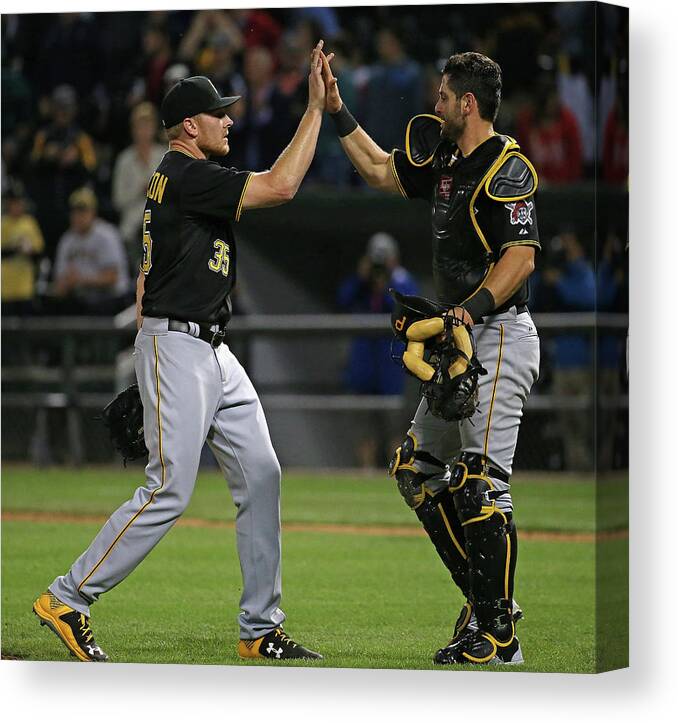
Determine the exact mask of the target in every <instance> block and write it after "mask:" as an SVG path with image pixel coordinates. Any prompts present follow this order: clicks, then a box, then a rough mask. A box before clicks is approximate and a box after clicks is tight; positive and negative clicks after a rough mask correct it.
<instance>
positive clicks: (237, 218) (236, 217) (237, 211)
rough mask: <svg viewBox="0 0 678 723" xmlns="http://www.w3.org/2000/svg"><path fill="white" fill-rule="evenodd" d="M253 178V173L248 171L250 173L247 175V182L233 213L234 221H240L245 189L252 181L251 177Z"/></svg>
mask: <svg viewBox="0 0 678 723" xmlns="http://www.w3.org/2000/svg"><path fill="white" fill-rule="evenodd" d="M253 176H254V173H252V172H251V171H250V173H249V174H248V175H247V180H246V181H245V185H244V186H243V188H242V193H241V194H240V201H238V208H237V209H236V212H235V220H236V221H240V214H241V213H242V210H243V209H242V205H243V203H244V201H245V194H246V193H247V187H248V186H249V185H250V181H251V180H252V177H253Z"/></svg>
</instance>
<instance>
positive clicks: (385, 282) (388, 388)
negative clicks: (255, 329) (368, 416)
mask: <svg viewBox="0 0 678 723" xmlns="http://www.w3.org/2000/svg"><path fill="white" fill-rule="evenodd" d="M390 288H393V289H395V290H396V291H399V292H401V293H403V294H416V293H418V288H419V287H418V284H417V282H416V281H415V279H414V278H413V277H412V275H411V274H410V273H409V271H407V270H406V269H405V268H403V267H402V266H401V265H400V259H399V252H398V244H397V242H396V240H395V239H394V238H393V237H392V236H391V235H389V234H387V233H383V232H380V233H376V234H374V235H373V236H372V237H371V238H370V240H369V241H368V244H367V250H366V253H365V255H364V256H363V257H361V259H360V260H359V262H358V268H357V271H356V273H354V274H351V275H350V276H349V277H347V278H346V279H344V281H343V282H342V283H341V285H340V287H339V292H338V295H337V302H338V306H339V308H340V309H341V311H344V312H348V313H352V314H387V313H390V311H391V309H392V308H393V299H392V297H391V295H390V294H389V293H388V290H389V289H390ZM391 341H392V336H391V335H384V336H377V337H375V336H361V337H358V338H357V339H355V340H354V341H353V342H352V344H351V349H350V352H349V359H348V364H347V367H346V376H345V384H346V387H347V388H348V389H349V390H350V391H351V392H353V393H354V394H376V395H389V394H402V393H403V389H404V386H405V373H404V371H403V370H402V369H401V368H400V367H399V366H398V365H397V364H396V363H395V362H394V361H393V360H392V359H391ZM375 422H376V423H375V425H373V429H374V430H375V434H372V435H367V436H366V438H365V440H364V442H363V444H361V446H360V448H359V449H358V455H359V457H360V462H361V465H362V466H363V467H374V466H376V464H377V455H378V452H379V450H378V442H377V431H376V430H381V432H382V433H383V432H384V420H381V419H380V420H375ZM381 442H382V446H383V447H384V449H383V450H381V452H384V450H385V449H391V446H389V445H390V443H391V439H388V438H385V439H382V440H381ZM382 456H383V455H382Z"/></svg>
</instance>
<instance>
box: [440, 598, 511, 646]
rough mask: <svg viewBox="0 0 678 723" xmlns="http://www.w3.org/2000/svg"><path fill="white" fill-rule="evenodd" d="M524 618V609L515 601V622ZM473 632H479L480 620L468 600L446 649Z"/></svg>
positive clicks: (462, 608) (463, 606)
mask: <svg viewBox="0 0 678 723" xmlns="http://www.w3.org/2000/svg"><path fill="white" fill-rule="evenodd" d="M524 617H525V613H523V609H522V608H521V607H520V605H518V603H517V602H516V601H515V600H514V601H513V622H514V623H517V622H518V621H519V620H522V619H523V618H524ZM472 630H478V620H477V618H476V614H475V611H474V610H473V605H472V603H471V602H469V601H468V600H467V601H466V602H465V603H464V604H463V605H462V606H461V610H460V612H459V617H458V618H457V622H456V623H455V624H454V632H453V633H452V637H451V638H450V639H449V641H448V643H447V645H446V646H445V647H449V646H450V645H452V644H453V643H454V642H456V641H457V640H458V639H459V638H460V637H461V636H462V635H463V634H464V633H466V632H470V631H472Z"/></svg>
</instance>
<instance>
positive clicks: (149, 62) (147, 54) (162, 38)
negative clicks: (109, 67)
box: [127, 23, 172, 106]
mask: <svg viewBox="0 0 678 723" xmlns="http://www.w3.org/2000/svg"><path fill="white" fill-rule="evenodd" d="M142 47H143V56H142V58H141V61H140V63H139V65H138V67H137V71H136V81H135V82H134V84H133V86H132V88H131V90H130V93H129V97H128V100H127V102H128V104H129V105H130V106H135V105H137V104H138V103H140V102H141V101H143V100H149V101H151V103H154V104H155V105H159V104H160V101H161V100H162V98H163V93H164V90H165V86H164V76H165V71H166V70H167V68H168V67H169V66H170V65H171V64H172V45H171V43H170V37H169V33H168V32H167V29H166V28H165V27H164V26H163V25H161V24H154V23H151V24H149V25H148V27H147V28H146V29H145V31H144V34H143V38H142Z"/></svg>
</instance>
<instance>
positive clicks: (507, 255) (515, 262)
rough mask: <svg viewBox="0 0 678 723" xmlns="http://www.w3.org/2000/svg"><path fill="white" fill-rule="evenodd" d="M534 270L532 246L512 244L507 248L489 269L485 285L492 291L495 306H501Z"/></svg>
mask: <svg viewBox="0 0 678 723" xmlns="http://www.w3.org/2000/svg"><path fill="white" fill-rule="evenodd" d="M533 271H534V247H532V246H513V247H512V248H509V249H507V250H506V251H505V252H504V254H503V255H502V257H501V258H500V259H499V261H498V262H497V264H496V266H495V267H494V268H493V269H492V271H490V274H489V276H488V277H487V281H486V282H485V284H484V285H485V287H486V288H487V289H488V290H489V291H490V292H492V296H493V297H494V303H495V306H501V305H502V304H503V303H504V302H505V301H506V300H507V299H509V298H510V297H511V296H512V295H513V294H514V293H515V292H516V291H517V290H518V289H519V288H520V286H521V284H522V283H523V281H525V279H526V278H527V277H528V276H529V275H530V274H531V273H532V272H533Z"/></svg>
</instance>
